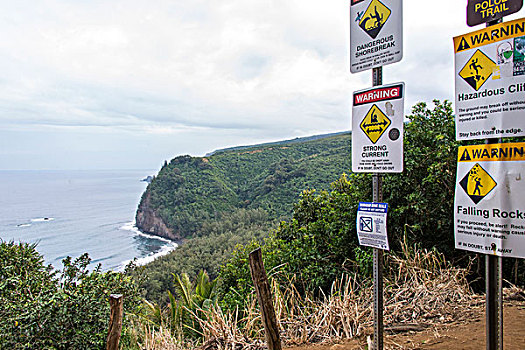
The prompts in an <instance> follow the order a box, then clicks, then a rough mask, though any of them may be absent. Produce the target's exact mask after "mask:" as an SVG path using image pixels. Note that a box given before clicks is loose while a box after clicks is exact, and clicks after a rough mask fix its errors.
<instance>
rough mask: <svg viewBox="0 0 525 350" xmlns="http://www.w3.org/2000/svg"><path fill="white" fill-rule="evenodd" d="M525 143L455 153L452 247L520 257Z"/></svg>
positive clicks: (524, 236) (524, 227)
mask: <svg viewBox="0 0 525 350" xmlns="http://www.w3.org/2000/svg"><path fill="white" fill-rule="evenodd" d="M523 198H525V142H520V143H500V144H486V145H475V146H463V147H460V148H459V150H458V169H457V181H456V196H455V201H454V233H455V242H456V248H457V249H462V250H468V251H472V252H476V253H483V254H493V255H498V256H502V257H514V258H525V200H523Z"/></svg>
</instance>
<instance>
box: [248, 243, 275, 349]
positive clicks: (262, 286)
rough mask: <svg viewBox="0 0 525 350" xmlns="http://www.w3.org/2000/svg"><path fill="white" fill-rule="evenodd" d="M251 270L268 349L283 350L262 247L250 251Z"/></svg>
mask: <svg viewBox="0 0 525 350" xmlns="http://www.w3.org/2000/svg"><path fill="white" fill-rule="evenodd" d="M250 272H251V274H252V280H253V284H254V285H255V292H256V293H257V300H258V301H259V307H260V309H261V318H262V321H263V325H264V330H265V331H266V343H267V345H268V350H281V338H280V335H279V325H278V324H277V318H276V317H275V309H274V308H273V302H272V295H271V292H270V284H269V283H268V277H267V276H266V270H265V269H264V264H263V260H262V253H261V249H260V248H259V249H256V250H254V251H253V252H251V253H250Z"/></svg>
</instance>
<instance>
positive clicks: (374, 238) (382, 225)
mask: <svg viewBox="0 0 525 350" xmlns="http://www.w3.org/2000/svg"><path fill="white" fill-rule="evenodd" d="M387 212H388V203H369V202H360V203H359V207H358V209H357V237H358V238H359V245H362V246H366V247H372V248H377V249H383V250H390V246H389V245H388V235H387V232H386V217H387Z"/></svg>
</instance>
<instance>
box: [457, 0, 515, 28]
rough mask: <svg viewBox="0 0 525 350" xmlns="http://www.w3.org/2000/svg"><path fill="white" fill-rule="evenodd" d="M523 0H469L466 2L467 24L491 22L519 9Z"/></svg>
mask: <svg viewBox="0 0 525 350" xmlns="http://www.w3.org/2000/svg"><path fill="white" fill-rule="evenodd" d="M522 6H523V0H469V1H468V4H467V25H468V26H470V27H472V26H475V25H478V24H482V23H486V22H491V21H495V20H498V19H500V18H503V17H505V16H508V15H511V14H513V13H516V12H518V11H519V10H521V8H522Z"/></svg>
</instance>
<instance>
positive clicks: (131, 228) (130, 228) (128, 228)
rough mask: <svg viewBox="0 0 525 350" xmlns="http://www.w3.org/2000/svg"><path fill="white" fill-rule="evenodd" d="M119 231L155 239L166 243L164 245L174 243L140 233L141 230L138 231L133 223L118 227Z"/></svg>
mask: <svg viewBox="0 0 525 350" xmlns="http://www.w3.org/2000/svg"><path fill="white" fill-rule="evenodd" d="M119 229H120V230H124V231H131V232H134V233H136V234H137V235H139V236H142V237H146V238H150V239H156V240H159V241H162V242H166V243H174V242H173V241H172V240H170V239H167V238H164V237H159V236H155V235H149V234H147V233H144V232H142V231H141V230H139V229H138V227H137V225H136V224H135V221H131V222H128V223H126V224H124V225H123V226H121V227H119Z"/></svg>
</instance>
